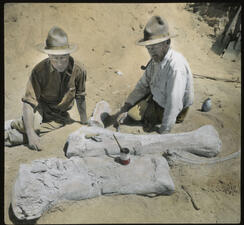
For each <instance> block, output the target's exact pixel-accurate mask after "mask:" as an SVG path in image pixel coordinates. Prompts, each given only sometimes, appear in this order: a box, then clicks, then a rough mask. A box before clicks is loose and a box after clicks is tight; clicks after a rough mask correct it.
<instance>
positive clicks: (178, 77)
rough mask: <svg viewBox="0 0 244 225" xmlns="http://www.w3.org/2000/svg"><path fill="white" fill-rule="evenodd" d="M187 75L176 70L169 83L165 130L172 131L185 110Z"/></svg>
mask: <svg viewBox="0 0 244 225" xmlns="http://www.w3.org/2000/svg"><path fill="white" fill-rule="evenodd" d="M186 82H187V78H186V74H185V72H183V71H181V70H177V69H176V70H174V71H173V73H172V74H171V75H170V77H169V80H168V82H167V91H166V93H167V100H166V105H165V109H164V116H163V119H162V126H163V127H164V129H165V130H171V128H172V127H173V125H174V124H175V121H176V117H177V116H178V114H179V113H180V111H181V110H182V109H183V98H184V93H185V87H186Z"/></svg>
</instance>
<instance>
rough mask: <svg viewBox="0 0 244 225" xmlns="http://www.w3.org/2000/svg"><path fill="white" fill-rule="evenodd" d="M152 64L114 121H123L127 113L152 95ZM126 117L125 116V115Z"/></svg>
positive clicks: (116, 114)
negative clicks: (147, 96)
mask: <svg viewBox="0 0 244 225" xmlns="http://www.w3.org/2000/svg"><path fill="white" fill-rule="evenodd" d="M149 71H150V64H149V67H148V68H147V70H146V71H145V72H144V74H143V76H142V77H141V79H140V80H139V81H138V82H137V84H136V86H135V88H134V90H133V91H132V92H131V93H130V94H129V96H128V97H127V99H126V101H125V103H124V105H123V106H122V107H121V108H120V110H119V111H118V112H117V113H115V114H114V115H113V116H112V117H113V120H123V119H124V117H126V115H127V112H128V111H129V110H130V109H131V108H132V107H133V106H134V105H135V104H136V103H137V102H139V101H140V100H141V99H143V98H144V97H145V96H146V95H148V94H149V93H150V85H149V83H150V74H149V73H150V72H149ZM122 114H123V115H124V116H123V115H122Z"/></svg>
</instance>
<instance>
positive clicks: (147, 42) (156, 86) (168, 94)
mask: <svg viewBox="0 0 244 225" xmlns="http://www.w3.org/2000/svg"><path fill="white" fill-rule="evenodd" d="M172 37H175V35H171V34H170V33H169V29H168V24H167V22H166V20H164V19H162V18H161V17H159V16H153V17H152V18H151V19H150V20H149V21H148V23H147V25H146V26H145V29H144V38H143V39H141V40H139V41H138V42H137V44H138V45H142V46H146V48H147V50H148V52H149V55H150V56H151V60H150V61H149V63H148V65H147V66H146V71H145V73H144V74H143V76H142V77H141V79H140V80H139V81H138V83H137V85H136V86H135V88H134V90H133V91H132V93H131V94H130V95H129V96H128V98H127V100H126V101H125V104H124V105H123V107H122V108H121V109H120V110H119V112H117V113H116V114H115V115H113V119H117V123H122V122H123V121H124V119H125V118H126V116H127V115H128V116H129V117H131V118H132V119H134V120H137V121H141V120H142V121H144V126H145V128H147V130H151V129H152V128H155V127H156V128H157V129H156V130H157V132H158V133H160V134H165V133H169V132H170V131H171V129H172V127H173V125H174V124H175V122H182V121H183V120H184V118H185V116H186V114H187V112H188V109H189V106H190V105H192V104H193V98H194V90H193V78H192V74H191V70H190V67H189V65H188V63H187V61H186V59H185V58H184V57H183V56H182V55H181V54H180V53H178V52H176V51H174V50H173V49H171V47H170V42H171V38H172Z"/></svg>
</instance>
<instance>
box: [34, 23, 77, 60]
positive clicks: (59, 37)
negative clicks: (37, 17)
mask: <svg viewBox="0 0 244 225" xmlns="http://www.w3.org/2000/svg"><path fill="white" fill-rule="evenodd" d="M37 49H38V50H39V51H41V52H43V53H46V54H51V55H65V54H69V53H71V52H74V51H75V50H76V49H77V46H76V45H75V44H71V43H70V44H69V43H68V36H67V34H66V33H65V32H64V31H63V30H62V29H61V28H59V27H56V26H54V27H52V28H51V30H50V31H49V32H48V36H47V39H46V43H45V44H38V45H37Z"/></svg>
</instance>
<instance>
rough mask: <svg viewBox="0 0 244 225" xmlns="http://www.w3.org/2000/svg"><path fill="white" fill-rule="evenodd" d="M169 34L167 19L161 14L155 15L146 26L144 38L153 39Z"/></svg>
mask: <svg viewBox="0 0 244 225" xmlns="http://www.w3.org/2000/svg"><path fill="white" fill-rule="evenodd" d="M167 36H169V26H168V23H167V21H166V20H165V19H162V18H161V17H159V16H153V17H152V18H151V19H150V20H149V21H148V23H147V24H146V26H145V29H144V40H145V41H146V40H152V39H155V38H160V37H167Z"/></svg>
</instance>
